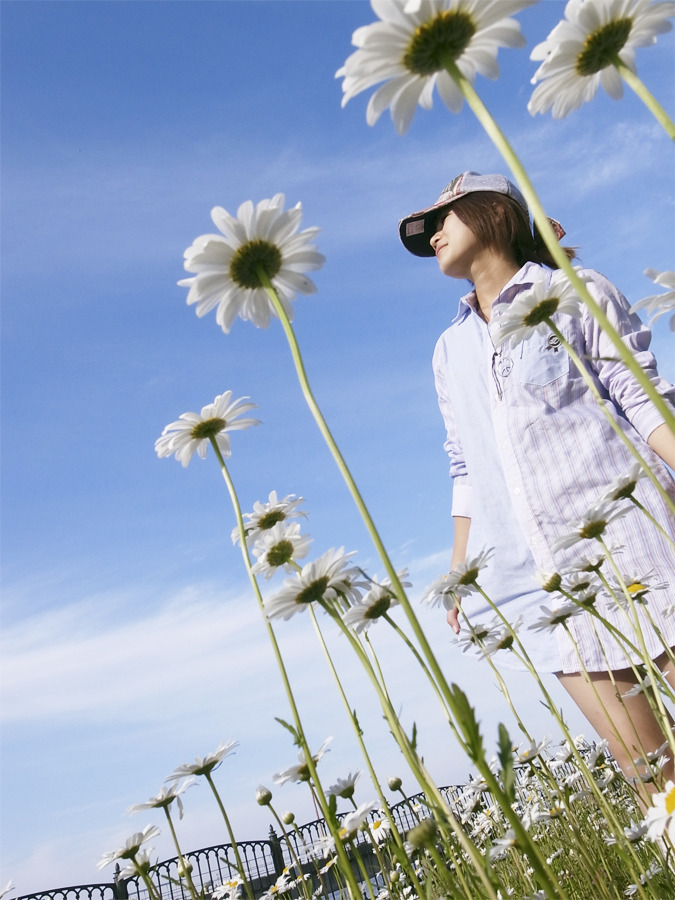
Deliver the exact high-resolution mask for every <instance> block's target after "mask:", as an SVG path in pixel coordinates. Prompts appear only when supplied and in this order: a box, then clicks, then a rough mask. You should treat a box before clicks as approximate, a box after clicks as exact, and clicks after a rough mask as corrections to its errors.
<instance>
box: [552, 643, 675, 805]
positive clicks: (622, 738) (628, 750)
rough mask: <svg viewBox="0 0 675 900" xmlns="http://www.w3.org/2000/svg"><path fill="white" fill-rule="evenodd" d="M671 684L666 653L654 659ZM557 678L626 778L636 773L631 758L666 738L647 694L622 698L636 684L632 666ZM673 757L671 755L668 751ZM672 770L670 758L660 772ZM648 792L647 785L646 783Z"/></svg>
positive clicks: (672, 674) (673, 683)
mask: <svg viewBox="0 0 675 900" xmlns="http://www.w3.org/2000/svg"><path fill="white" fill-rule="evenodd" d="M655 664H656V665H657V667H658V668H660V669H662V671H664V674H665V676H666V678H667V680H668V682H669V684H671V686H675V672H673V666H672V665H667V656H666V654H665V653H664V654H663V656H661V657H659V659H657V660H655ZM557 675H558V680H559V681H560V683H561V684H562V686H563V687H564V688H565V690H566V691H567V692H568V694H569V695H570V696H571V697H572V699H573V700H574V702H575V703H576V704H577V706H578V707H579V709H580V710H581V712H582V713H583V714H584V715H585V716H586V718H587V719H588V721H589V722H590V723H591V725H592V726H593V728H594V729H595V730H596V731H597V733H598V734H599V735H600V737H601V738H604V739H605V740H606V741H607V742H608V744H609V749H610V751H611V753H612V756H613V757H614V759H615V760H616V761H617V763H618V764H619V765H620V766H621V769H622V770H623V772H624V773H625V774H626V775H627V776H628V777H634V776H635V774H636V770H635V766H634V765H633V761H634V760H636V759H638V758H639V757H642V756H644V755H645V754H646V753H653V752H654V751H655V750H657V749H658V748H659V747H660V746H661V745H662V744H663V742H664V741H665V739H666V738H665V735H664V733H663V729H662V728H661V725H660V724H659V721H658V719H657V718H656V716H655V715H654V713H653V712H652V709H651V707H650V705H649V702H648V700H647V697H646V696H645V695H644V694H643V693H640V694H637V695H635V696H634V697H622V696H621V695H623V694H625V693H626V692H627V691H629V690H630V689H631V688H632V687H633V686H634V685H635V683H636V679H635V675H634V674H633V671H632V670H631V669H621V670H620V671H617V672H613V673H612V678H613V682H612V678H610V676H609V674H608V673H607V672H589V673H588V678H589V679H590V682H591V683H590V684H589V683H588V681H587V678H586V675H585V674H582V673H580V672H573V673H570V674H564V673H562V672H559V673H557ZM670 756H671V757H672V754H670ZM674 773H675V767H674V766H673V760H672V758H671V759H669V760H668V762H667V763H666V765H665V767H664V768H663V775H664V777H665V778H667V779H672V778H673V774H674ZM645 787H646V789H647V790H648V791H649V790H650V786H649V785H646V786H645Z"/></svg>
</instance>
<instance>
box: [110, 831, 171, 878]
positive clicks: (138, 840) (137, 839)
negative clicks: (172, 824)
mask: <svg viewBox="0 0 675 900" xmlns="http://www.w3.org/2000/svg"><path fill="white" fill-rule="evenodd" d="M159 833H160V831H159V828H157V827H156V826H155V825H146V826H145V828H144V829H143V831H137V832H135V834H132V835H131V837H129V838H127V840H126V843H125V844H124V846H123V847H118V849H117V850H109V851H108V852H107V853H104V854H103V856H102V857H101V859H100V860H99V861H98V862H97V863H96V867H97V868H99V869H102V868H104V866H107V865H108V863H111V862H114V861H115V860H116V859H135V857H136V856H137V855H138V852H139V850H140V849H141V846H142V845H143V844H144V843H145V842H146V841H150V840H152V838H154V837H157V835H158V834H159Z"/></svg>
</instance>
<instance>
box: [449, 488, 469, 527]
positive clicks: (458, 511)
mask: <svg viewBox="0 0 675 900" xmlns="http://www.w3.org/2000/svg"><path fill="white" fill-rule="evenodd" d="M472 492H473V488H472V487H471V485H470V484H462V483H459V479H455V481H454V482H453V485H452V507H451V509H450V515H452V516H464V517H466V518H467V519H470V518H471V495H472Z"/></svg>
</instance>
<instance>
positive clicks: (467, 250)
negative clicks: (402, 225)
mask: <svg viewBox="0 0 675 900" xmlns="http://www.w3.org/2000/svg"><path fill="white" fill-rule="evenodd" d="M430 243H431V247H432V249H433V251H434V253H435V254H436V259H437V260H438V267H439V268H440V270H441V272H442V273H443V274H444V275H449V276H450V277H451V278H468V279H469V280H472V279H471V270H472V265H473V263H474V261H475V260H476V257H477V255H478V254H479V253H481V252H483V251H484V248H482V247H481V246H480V244H479V243H478V239H477V238H476V236H475V234H474V233H473V231H471V229H470V228H469V227H468V226H467V225H465V224H464V222H462V220H461V219H460V218H459V216H458V215H457V213H456V212H455V211H454V210H453V208H452V207H449V208H448V209H444V210H443V211H442V212H441V213H440V214H439V216H438V221H437V222H436V232H435V234H434V236H433V237H432V238H431V241H430Z"/></svg>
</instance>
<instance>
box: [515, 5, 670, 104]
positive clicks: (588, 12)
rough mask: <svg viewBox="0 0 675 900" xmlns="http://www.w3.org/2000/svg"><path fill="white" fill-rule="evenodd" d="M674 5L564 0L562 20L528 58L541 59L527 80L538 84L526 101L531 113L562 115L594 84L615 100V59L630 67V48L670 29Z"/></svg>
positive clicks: (592, 91) (618, 91)
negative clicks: (601, 87)
mask: <svg viewBox="0 0 675 900" xmlns="http://www.w3.org/2000/svg"><path fill="white" fill-rule="evenodd" d="M674 14H675V3H674V2H672V0H664V2H660V3H652V2H651V0H569V2H568V3H567V6H566V7H565V19H563V20H562V21H561V22H559V23H558V24H557V25H556V26H555V28H554V29H553V31H551V33H550V34H549V36H548V37H547V39H546V40H545V41H543V42H542V43H541V44H538V45H537V46H536V47H535V48H534V50H533V51H532V53H531V55H530V59H533V60H536V61H537V62H538V61H541V60H543V62H542V64H541V65H540V66H539V68H538V69H537V71H536V72H535V74H534V77H533V78H532V84H537V82H541V84H539V85H538V86H537V87H536V88H535V89H534V92H533V94H532V98H531V99H530V102H529V103H528V106H527V108H528V110H529V112H530V114H531V115H535V114H536V113H545V112H547V111H548V110H549V109H552V113H553V117H554V118H555V119H560V118H563V117H564V116H566V115H568V114H569V113H571V112H572V111H573V110H575V109H578V108H579V107H580V106H581V104H582V103H585V102H587V101H590V100H592V99H593V97H595V95H596V93H597V90H598V86H599V85H600V84H602V86H603V87H604V89H605V90H606V91H607V93H608V94H609V95H610V97H613V98H614V99H615V100H619V99H620V98H621V97H622V95H623V83H622V80H621V75H620V74H619V71H618V69H617V68H616V63H617V62H619V61H620V62H621V63H624V64H625V65H626V66H628V68H629V69H631V70H632V71H633V72H634V71H635V48H636V47H646V46H648V45H650V44H654V43H655V42H656V35H657V34H663V33H664V32H666V31H670V29H671V24H670V22H668V21H667V20H668V19H669V18H670V17H671V16H672V15H674Z"/></svg>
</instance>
